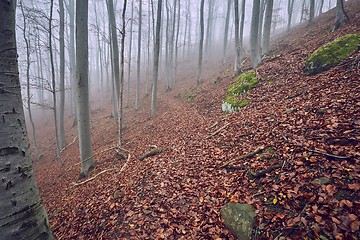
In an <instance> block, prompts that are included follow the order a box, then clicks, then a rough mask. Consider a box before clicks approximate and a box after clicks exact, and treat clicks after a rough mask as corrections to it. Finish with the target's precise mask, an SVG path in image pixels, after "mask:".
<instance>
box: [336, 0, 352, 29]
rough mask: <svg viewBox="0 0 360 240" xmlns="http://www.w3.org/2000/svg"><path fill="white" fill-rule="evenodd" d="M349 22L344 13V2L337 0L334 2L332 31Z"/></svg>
mask: <svg viewBox="0 0 360 240" xmlns="http://www.w3.org/2000/svg"><path fill="white" fill-rule="evenodd" d="M347 21H349V17H348V15H347V14H346V12H345V8H344V1H343V0H337V1H336V19H335V25H334V28H333V31H335V30H337V29H338V28H340V27H341V26H342V25H343V24H344V23H345V22H347Z"/></svg>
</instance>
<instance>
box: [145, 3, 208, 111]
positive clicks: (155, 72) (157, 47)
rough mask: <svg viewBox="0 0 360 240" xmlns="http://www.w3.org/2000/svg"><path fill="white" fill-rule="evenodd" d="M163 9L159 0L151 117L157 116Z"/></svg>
mask: <svg viewBox="0 0 360 240" xmlns="http://www.w3.org/2000/svg"><path fill="white" fill-rule="evenodd" d="M202 1H203V0H202ZM161 8H162V0H158V9H157V17H156V35H155V47H154V67H153V83H152V90H151V117H155V116H156V93H157V81H158V72H159V51H160V26H161Z"/></svg>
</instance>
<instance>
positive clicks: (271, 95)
mask: <svg viewBox="0 0 360 240" xmlns="http://www.w3.org/2000/svg"><path fill="white" fill-rule="evenodd" d="M347 10H348V11H349V16H350V18H351V22H350V23H348V24H347V25H346V26H344V27H343V28H341V29H339V30H337V31H336V32H331V31H330V29H331V26H332V24H333V23H334V19H335V18H334V16H335V12H334V11H330V12H328V13H325V14H323V15H321V16H320V18H319V19H317V21H316V22H315V23H314V24H313V25H311V26H305V25H304V26H298V27H296V28H294V29H293V30H292V31H291V32H289V33H287V34H283V36H281V37H279V38H278V39H277V40H276V41H275V42H274V44H273V51H272V52H271V54H270V55H271V57H272V58H271V59H268V60H264V63H263V64H262V65H261V66H259V67H258V68H257V69H256V71H257V75H258V77H259V78H260V79H261V81H260V83H259V85H258V86H257V87H256V88H255V89H253V90H251V91H250V92H248V93H247V94H245V95H244V96H243V97H244V98H246V99H251V100H252V102H251V104H249V105H248V106H247V107H245V108H243V109H241V110H240V111H238V112H235V113H233V114H229V115H224V114H223V113H222V112H221V103H222V99H223V98H224V96H225V94H226V90H227V87H228V86H229V85H230V84H231V83H232V81H233V79H234V78H233V76H232V74H233V73H232V68H231V66H230V65H229V66H223V65H221V64H220V63H218V62H217V63H216V62H212V61H209V62H207V63H206V65H205V69H204V72H205V73H204V81H203V83H202V84H200V85H199V86H196V67H195V64H194V67H192V68H187V69H186V70H185V69H181V68H180V69H179V70H178V72H179V77H178V80H177V82H176V83H175V85H174V86H173V90H172V91H169V92H164V91H163V89H164V88H162V89H161V88H160V89H159V93H160V94H159V98H158V115H157V117H156V118H153V119H150V118H149V116H150V108H149V107H150V99H149V97H145V98H143V99H142V102H141V109H140V110H139V111H137V112H136V111H135V110H133V109H132V108H129V109H126V130H125V136H124V142H125V144H124V145H123V146H122V147H123V148H124V149H125V150H126V151H124V152H125V153H129V154H130V158H129V161H128V162H127V166H126V167H125V169H124V170H123V171H120V170H121V168H122V167H123V165H124V164H125V161H126V160H125V159H122V158H121V157H120V156H119V155H118V154H117V153H116V151H115V150H114V149H111V150H109V149H110V148H112V147H115V146H116V143H117V135H116V124H115V122H114V119H113V118H111V117H110V115H111V111H110V104H108V107H107V108H106V109H104V110H103V111H94V112H93V113H92V141H93V147H94V154H97V155H96V156H95V158H96V160H97V163H96V167H95V170H94V172H93V173H92V174H91V175H90V177H92V176H95V175H96V174H98V173H100V172H101V171H103V170H107V169H112V170H109V171H107V172H104V173H103V174H101V175H100V176H99V177H97V178H95V179H94V180H92V181H89V182H87V183H85V184H82V185H80V186H73V184H72V183H74V182H80V181H81V180H77V178H78V174H79V171H80V169H79V166H78V165H76V164H77V163H78V162H79V157H78V155H79V154H78V141H77V138H76V137H75V136H76V128H71V124H72V118H70V117H69V118H68V119H67V123H66V124H67V128H66V129H69V131H68V132H67V141H68V143H71V142H72V141H73V140H74V142H73V144H71V145H69V146H68V147H67V148H66V149H65V150H64V151H63V152H62V159H63V160H64V165H62V166H61V165H60V164H59V161H58V160H56V159H55V158H54V155H55V149H54V143H53V142H54V140H53V138H52V136H53V135H52V134H53V131H52V126H51V123H44V122H43V123H42V128H41V130H40V132H39V135H40V136H41V137H40V139H39V140H40V146H41V152H42V153H43V157H42V159H41V160H40V161H39V162H36V163H35V171H36V176H37V181H38V185H39V188H40V191H41V194H42V198H43V201H44V204H45V207H46V208H47V210H48V213H49V216H50V223H51V225H52V227H53V230H54V233H55V235H56V236H57V237H58V238H59V239H235V238H234V236H233V235H232V234H231V233H229V232H228V230H226V228H225V227H224V225H223V223H222V220H221V218H220V208H221V207H222V206H223V205H225V204H226V203H228V202H229V201H233V202H240V203H248V204H253V206H254V207H255V209H256V213H257V226H256V229H255V230H254V234H255V237H256V238H257V239H319V238H320V236H323V237H325V239H359V238H360V235H359V216H360V213H359V209H360V199H359V188H360V184H359V176H360V165H359V163H360V147H359V146H360V145H359V140H360V110H359V109H360V101H359V99H360V88H359V83H360V81H359V77H360V63H359V62H360V61H359V59H360V51H359V50H358V51H356V52H355V53H353V54H352V55H351V56H350V57H349V58H348V59H346V60H345V61H343V62H342V63H341V64H340V65H339V66H337V67H334V68H332V69H330V70H329V71H326V72H324V73H320V74H317V75H315V76H306V75H305V73H304V71H303V63H304V60H305V58H306V57H307V56H308V55H309V54H310V53H311V52H312V51H313V50H315V49H316V48H317V47H319V46H321V45H322V44H325V43H327V42H329V41H332V40H334V39H336V38H337V37H339V36H342V35H344V34H346V33H358V34H359V33H360V4H358V1H356V0H353V1H350V2H348V3H347ZM211 58H214V56H212V57H211ZM231 61H232V60H231ZM246 67H247V66H244V68H246ZM215 79H216V80H217V81H216V82H217V83H216V84H214V80H215ZM221 128H222V129H221ZM219 129H221V130H220V131H218V132H217V130H219ZM151 145H155V146H157V147H161V148H163V149H164V151H163V152H162V153H160V154H157V155H155V156H151V157H148V158H145V159H143V160H138V159H137V157H138V156H141V155H143V153H145V152H146V151H148V150H150V149H151ZM261 146H266V147H267V150H266V151H264V152H262V153H261V154H257V155H255V156H254V157H252V158H244V159H241V160H238V161H235V162H233V163H231V164H229V165H228V166H227V167H221V166H223V165H224V164H225V163H226V162H228V161H231V160H233V159H235V158H237V157H239V156H241V155H244V154H247V153H251V152H253V151H254V150H255V149H256V148H258V147H261ZM273 165H280V166H281V167H279V168H275V169H273V170H272V171H269V172H268V173H266V174H265V175H264V176H260V177H258V178H253V177H252V176H253V174H255V173H258V172H259V171H261V170H265V169H268V168H269V167H271V166H273ZM320 180H326V181H325V183H324V182H322V181H320Z"/></svg>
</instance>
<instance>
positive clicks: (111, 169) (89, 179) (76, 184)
mask: <svg viewBox="0 0 360 240" xmlns="http://www.w3.org/2000/svg"><path fill="white" fill-rule="evenodd" d="M113 170H115V168H109V169H105V170H104V171H101V172H99V173H98V174H96V175H95V176H93V177H91V178H88V179H86V180H85V181H82V182H79V183H74V182H73V183H72V186H73V187H77V186H80V185H83V184H85V183H87V182H90V181H92V180H94V179H95V178H97V177H98V176H100V175H101V174H104V173H106V172H110V171H113Z"/></svg>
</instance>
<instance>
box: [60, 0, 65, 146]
mask: <svg viewBox="0 0 360 240" xmlns="http://www.w3.org/2000/svg"><path fill="white" fill-rule="evenodd" d="M59 9H60V11H59V13H60V29H59V34H60V35H59V43H60V84H59V93H60V104H59V148H60V149H62V148H63V147H65V145H66V138H65V126H64V125H65V122H64V113H65V39H64V35H65V16H64V15H65V14H64V3H63V0H59Z"/></svg>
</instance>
